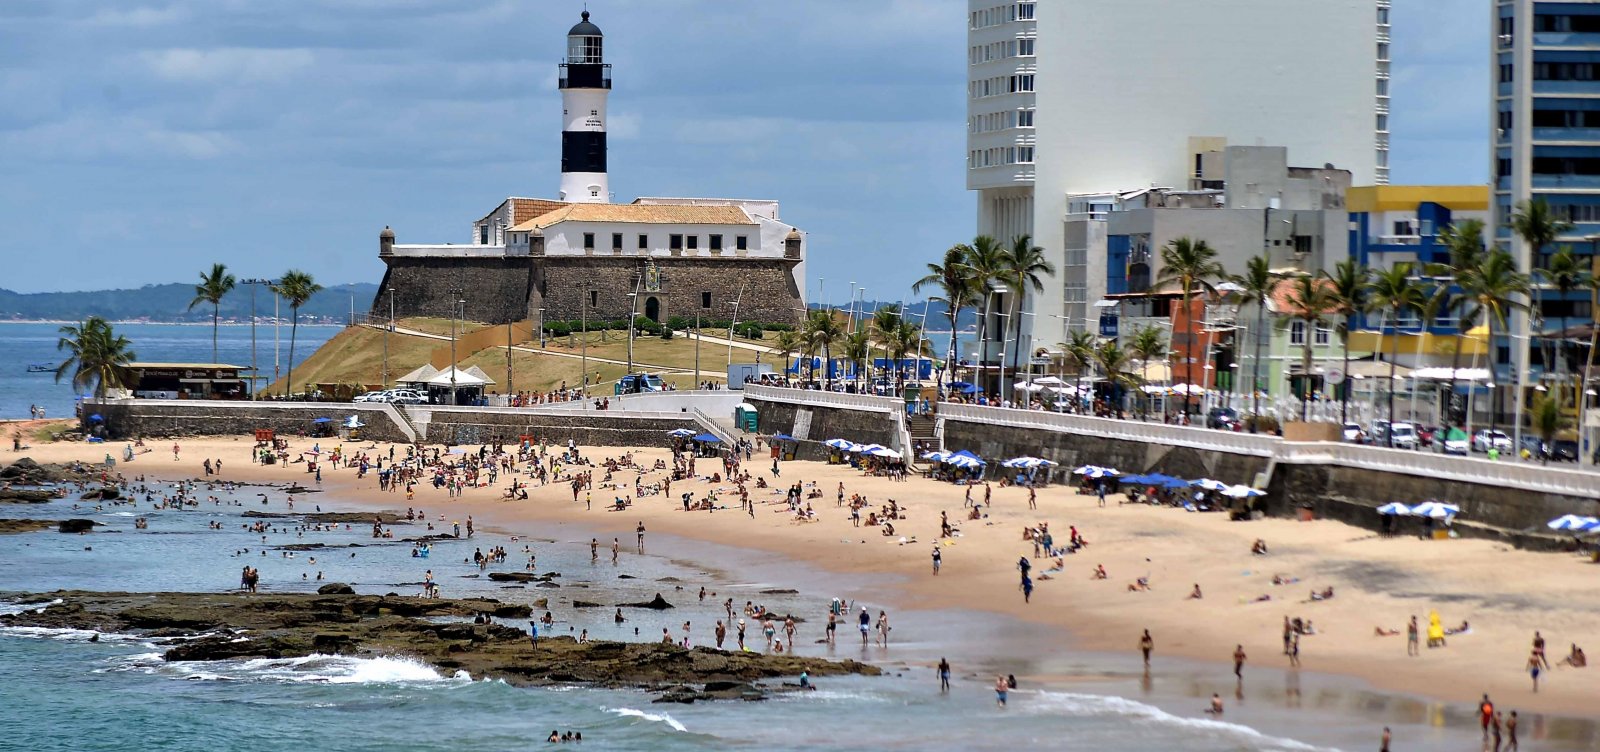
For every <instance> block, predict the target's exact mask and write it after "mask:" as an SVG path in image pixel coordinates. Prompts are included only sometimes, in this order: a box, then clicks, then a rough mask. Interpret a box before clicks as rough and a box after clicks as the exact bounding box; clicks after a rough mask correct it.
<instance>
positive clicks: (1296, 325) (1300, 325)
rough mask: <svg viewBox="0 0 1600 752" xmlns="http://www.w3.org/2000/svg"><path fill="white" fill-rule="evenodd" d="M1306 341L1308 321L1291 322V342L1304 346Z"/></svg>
mask: <svg viewBox="0 0 1600 752" xmlns="http://www.w3.org/2000/svg"><path fill="white" fill-rule="evenodd" d="M1305 343H1306V322H1304V321H1291V322H1289V344H1291V345H1301V346H1304V345H1305Z"/></svg>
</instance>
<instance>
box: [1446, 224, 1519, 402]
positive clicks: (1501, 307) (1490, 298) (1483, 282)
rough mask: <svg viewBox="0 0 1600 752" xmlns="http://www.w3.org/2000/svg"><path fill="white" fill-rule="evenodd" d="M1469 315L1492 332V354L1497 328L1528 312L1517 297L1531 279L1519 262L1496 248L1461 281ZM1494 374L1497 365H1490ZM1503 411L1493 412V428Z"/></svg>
mask: <svg viewBox="0 0 1600 752" xmlns="http://www.w3.org/2000/svg"><path fill="white" fill-rule="evenodd" d="M1458 284H1460V285H1461V287H1462V291H1461V293H1460V295H1461V296H1463V298H1464V300H1465V303H1466V305H1467V308H1468V311H1469V313H1468V314H1467V317H1466V318H1467V319H1468V320H1472V321H1476V320H1477V319H1478V318H1479V317H1480V316H1481V317H1482V318H1483V321H1484V325H1485V326H1486V327H1487V328H1488V337H1489V344H1490V346H1491V352H1492V348H1493V344H1494V336H1495V331H1494V327H1495V325H1496V324H1499V325H1500V326H1502V327H1504V326H1505V325H1506V316H1507V315H1508V314H1509V313H1510V312H1511V311H1517V310H1521V311H1525V310H1527V309H1528V304H1527V303H1524V302H1522V301H1520V300H1517V299H1516V297H1515V296H1517V295H1522V294H1526V293H1527V292H1528V289H1529V287H1530V283H1529V281H1528V275H1526V274H1523V273H1521V272H1519V271H1517V262H1516V261H1515V260H1514V259H1512V258H1511V254H1510V253H1507V252H1506V251H1505V250H1503V249H1500V248H1496V249H1494V250H1492V251H1490V252H1489V254H1488V255H1487V256H1485V257H1484V260H1483V263H1482V264H1481V265H1479V266H1478V268H1477V269H1476V270H1474V271H1472V272H1471V273H1470V274H1467V275H1466V276H1465V277H1463V278H1462V279H1459V280H1458ZM1490 366H1491V368H1490V370H1491V371H1492V370H1493V362H1492V361H1491V363H1490ZM1498 413H1499V411H1498V410H1497V409H1496V408H1495V406H1494V405H1490V408H1489V428H1490V429H1494V428H1496V427H1497V425H1498V418H1499V414H1498Z"/></svg>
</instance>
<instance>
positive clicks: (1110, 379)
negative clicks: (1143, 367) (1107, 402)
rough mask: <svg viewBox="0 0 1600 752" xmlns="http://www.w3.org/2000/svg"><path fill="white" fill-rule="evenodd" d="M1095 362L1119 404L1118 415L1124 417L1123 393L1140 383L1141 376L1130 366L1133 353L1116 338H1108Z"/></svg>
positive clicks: (1112, 395) (1101, 345)
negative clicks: (1118, 342)
mask: <svg viewBox="0 0 1600 752" xmlns="http://www.w3.org/2000/svg"><path fill="white" fill-rule="evenodd" d="M1094 359H1095V363H1096V364H1097V365H1099V366H1100V370H1101V371H1102V372H1104V373H1105V376H1106V382H1107V383H1108V384H1109V385H1110V387H1111V399H1112V401H1113V402H1114V403H1115V404H1116V406H1117V417H1118V418H1121V417H1123V411H1122V395H1123V393H1124V392H1126V391H1128V390H1130V389H1133V388H1136V387H1138V385H1139V381H1140V379H1139V377H1138V375H1137V374H1135V373H1133V371H1132V370H1131V369H1130V368H1129V361H1130V360H1131V359H1132V353H1131V352H1129V351H1128V350H1124V349H1123V348H1122V346H1121V345H1119V344H1117V341H1116V340H1115V339H1107V340H1106V341H1105V342H1102V343H1101V344H1100V347H1099V348H1097V349H1096V350H1095V353H1094Z"/></svg>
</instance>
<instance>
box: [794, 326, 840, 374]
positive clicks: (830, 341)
mask: <svg viewBox="0 0 1600 752" xmlns="http://www.w3.org/2000/svg"><path fill="white" fill-rule="evenodd" d="M843 336H844V326H843V325H841V324H840V323H839V320H838V319H837V318H834V315H833V311H830V310H820V311H812V312H811V315H810V316H809V317H807V318H806V324H805V329H804V330H803V331H802V337H803V341H804V342H805V349H806V354H807V355H810V356H815V355H816V354H817V353H819V352H820V353H822V375H823V379H824V380H825V381H826V382H827V384H828V386H829V387H832V386H833V346H834V345H836V344H838V343H839V340H840V339H841V338H842V337H843ZM812 378H813V379H815V378H816V374H815V369H813V373H812Z"/></svg>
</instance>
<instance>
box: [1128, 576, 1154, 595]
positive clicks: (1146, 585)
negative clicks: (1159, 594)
mask: <svg viewBox="0 0 1600 752" xmlns="http://www.w3.org/2000/svg"><path fill="white" fill-rule="evenodd" d="M1149 589H1150V578H1149V577H1148V576H1146V577H1140V578H1139V579H1138V580H1135V581H1134V583H1133V584H1131V585H1129V586H1128V592H1130V593H1138V592H1144V591H1148V590H1149Z"/></svg>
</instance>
